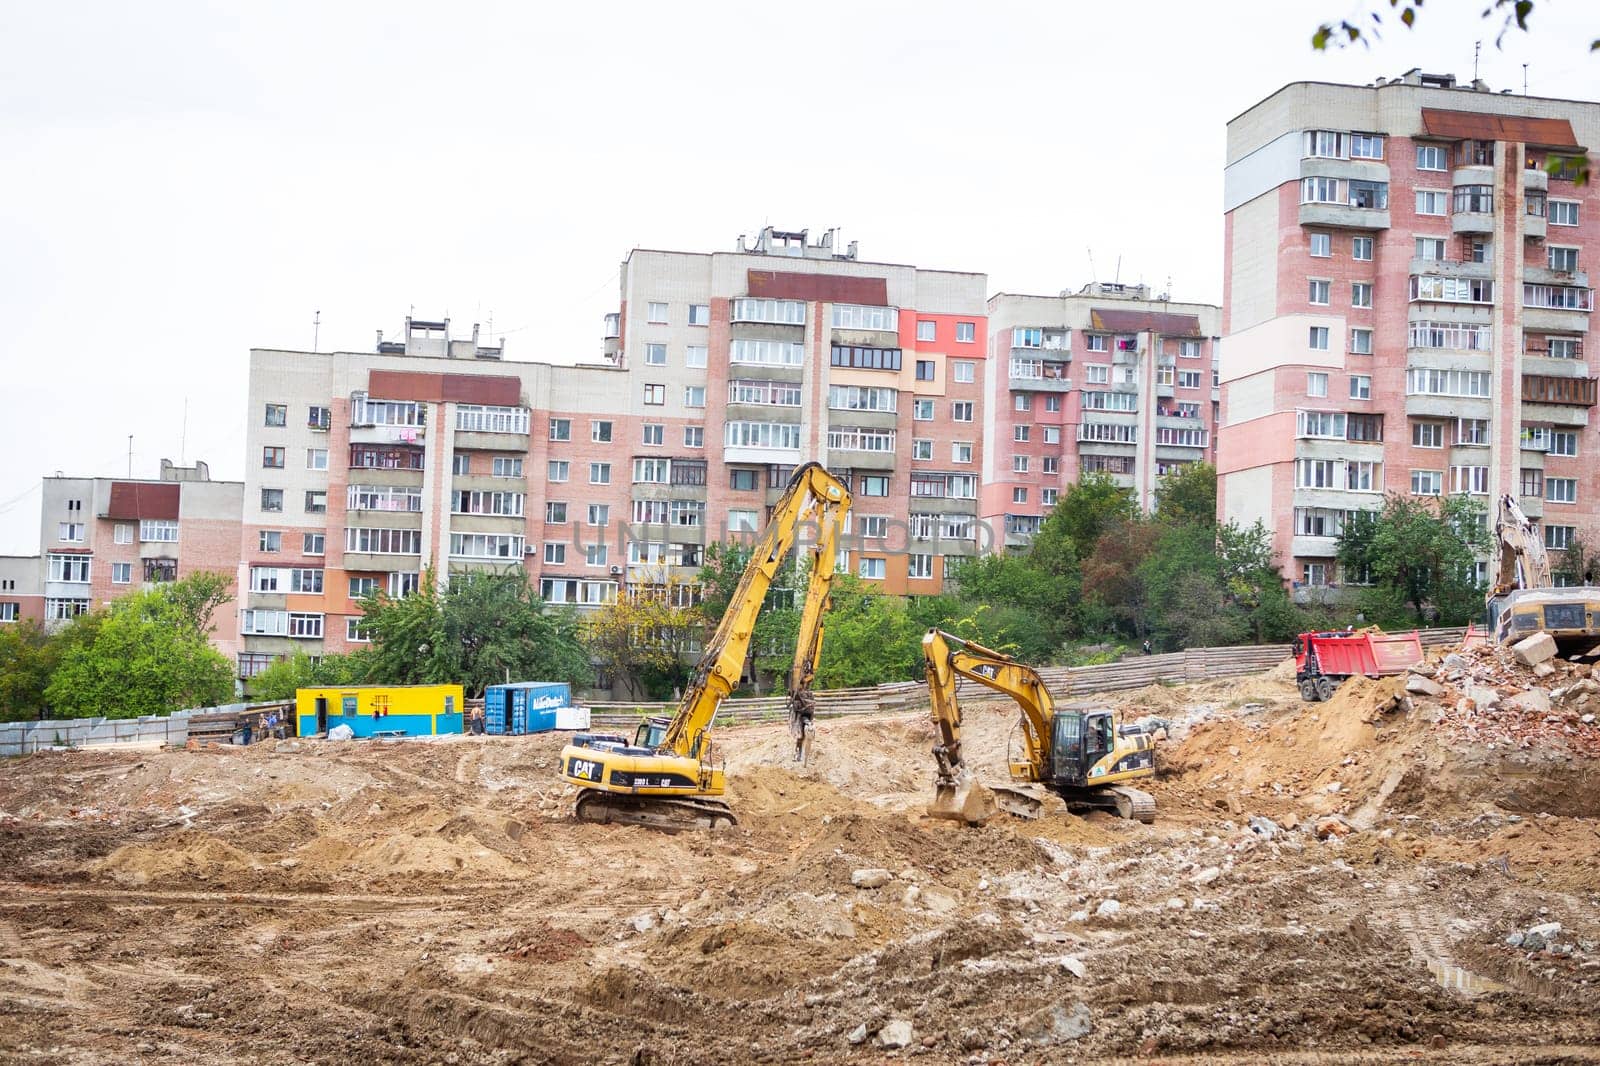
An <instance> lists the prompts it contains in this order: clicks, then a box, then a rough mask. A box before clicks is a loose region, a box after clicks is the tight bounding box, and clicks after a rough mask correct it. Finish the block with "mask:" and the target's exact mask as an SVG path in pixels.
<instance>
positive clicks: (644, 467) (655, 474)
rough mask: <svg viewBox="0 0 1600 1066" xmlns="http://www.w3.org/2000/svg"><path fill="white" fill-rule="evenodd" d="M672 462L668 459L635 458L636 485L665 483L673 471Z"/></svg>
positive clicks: (634, 481)
mask: <svg viewBox="0 0 1600 1066" xmlns="http://www.w3.org/2000/svg"><path fill="white" fill-rule="evenodd" d="M671 469H672V463H671V461H670V460H667V459H635V460H634V461H633V483H634V484H635V485H665V484H667V482H668V478H669V475H670V473H671Z"/></svg>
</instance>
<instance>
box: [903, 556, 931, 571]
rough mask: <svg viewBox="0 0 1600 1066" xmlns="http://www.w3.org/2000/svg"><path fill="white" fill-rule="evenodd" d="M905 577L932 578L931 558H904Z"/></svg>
mask: <svg viewBox="0 0 1600 1066" xmlns="http://www.w3.org/2000/svg"><path fill="white" fill-rule="evenodd" d="M906 576H907V577H932V576H933V556H931V555H920V554H912V555H909V556H907V558H906Z"/></svg>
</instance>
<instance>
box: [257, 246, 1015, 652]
mask: <svg viewBox="0 0 1600 1066" xmlns="http://www.w3.org/2000/svg"><path fill="white" fill-rule="evenodd" d="M832 238H833V234H831V233H829V234H827V235H825V236H824V237H823V238H822V240H821V241H819V242H816V243H812V242H811V241H810V240H809V239H808V237H807V234H806V233H804V232H799V233H784V232H778V231H774V230H771V229H768V230H765V231H763V232H762V233H761V234H760V235H759V236H757V237H756V238H755V240H754V242H753V243H751V244H747V242H746V240H745V239H744V238H741V239H740V241H739V245H738V247H737V248H736V249H735V250H733V251H730V252H714V253H692V252H669V251H653V250H647V249H636V250H634V251H633V252H632V253H630V254H629V256H628V258H627V260H626V262H624V263H623V265H622V269H621V306H620V308H619V310H618V311H617V312H616V313H615V314H613V315H608V316H607V318H606V330H605V338H604V343H603V352H602V357H601V359H600V360H599V361H598V362H596V363H594V364H590V365H579V366H552V365H548V364H543V363H520V362H513V361H510V360H507V359H505V358H504V356H505V353H504V351H503V350H502V349H501V348H497V347H488V346H484V345H481V344H480V343H479V340H478V338H477V336H476V331H474V336H473V339H471V340H452V339H451V338H450V336H449V324H448V322H421V321H414V320H411V321H408V323H407V328H406V335H405V337H404V338H402V339H400V340H397V341H382V340H381V339H380V342H379V344H378V345H377V351H375V352H372V353H355V352H336V353H310V352H289V351H274V350H255V351H252V352H251V367H250V399H249V406H248V411H249V435H248V446H247V453H246V454H247V472H246V481H245V499H244V514H243V526H242V530H243V532H242V538H241V549H240V555H241V559H242V562H241V563H240V587H241V588H242V589H243V590H244V595H243V603H242V604H241V607H242V610H241V612H240V632H241V635H242V642H243V645H244V651H243V654H242V655H241V672H242V673H243V674H244V675H245V676H249V675H250V674H252V673H253V672H255V671H256V670H259V669H260V668H262V667H263V666H265V665H266V664H267V663H268V662H270V661H271V659H272V658H273V657H275V656H278V655H282V654H285V653H286V652H288V651H289V650H290V649H291V648H294V647H299V648H301V649H303V650H305V651H306V652H308V653H310V654H318V653H320V652H322V651H330V652H332V651H341V650H345V649H347V648H349V647H350V646H351V645H352V644H357V643H359V642H360V641H361V640H362V634H361V631H360V619H359V612H358V610H357V608H356V605H355V600H356V599H357V598H358V597H359V596H361V595H362V594H364V593H365V592H366V591H368V590H371V589H374V588H384V589H387V590H388V591H389V592H391V593H395V594H398V593H402V592H404V591H407V590H408V589H411V588H413V587H415V585H416V582H417V581H418V580H419V579H420V575H421V573H422V572H424V571H425V570H426V569H428V568H430V567H431V568H433V569H434V570H435V571H436V572H438V573H441V574H444V573H450V572H456V571H461V570H470V569H474V568H482V567H503V566H505V565H507V564H511V563H519V562H520V563H522V564H523V565H524V566H526V567H527V569H528V570H529V571H530V573H531V574H532V575H533V576H534V577H535V579H536V581H537V583H538V586H539V588H540V591H541V593H542V594H543V595H544V597H545V598H546V599H547V600H548V601H550V602H551V603H557V604H563V603H566V604H578V605H597V604H600V603H604V602H607V601H608V600H610V599H612V598H614V597H615V596H617V595H618V593H619V590H620V589H621V588H622V587H623V586H624V585H627V584H630V583H640V582H648V583H655V582H659V581H660V580H662V576H663V575H666V574H678V575H682V576H685V577H692V576H693V574H694V573H695V572H696V570H697V568H698V566H699V564H700V562H701V560H702V557H703V552H704V548H705V545H706V544H708V543H711V542H714V541H718V540H722V539H725V538H726V537H728V536H729V535H730V534H738V533H741V532H746V533H748V532H753V531H755V530H757V529H759V528H760V526H761V525H762V523H763V522H764V520H765V517H766V513H767V510H768V508H770V507H771V505H772V504H773V503H774V502H775V501H776V499H777V496H778V494H779V492H780V491H781V490H782V488H783V486H784V485H785V484H786V483H787V481H788V477H789V474H790V472H791V471H792V470H793V469H794V468H795V466H796V465H797V464H799V463H802V462H806V461H808V460H813V459H814V460H819V461H822V462H824V463H826V464H827V465H828V467H829V468H830V469H831V470H833V471H834V472H835V473H836V474H838V475H839V476H840V477H842V478H844V479H846V480H847V481H848V482H849V485H850V489H851V491H852V493H853V494H854V497H855V506H854V509H853V513H852V516H851V522H852V525H851V534H852V537H851V540H850V543H849V546H848V549H847V553H846V555H845V557H844V558H843V559H842V560H841V562H842V563H843V564H844V565H846V566H847V567H848V568H849V570H850V571H851V572H853V573H857V574H859V575H860V576H861V577H863V578H865V579H867V580H869V581H873V582H876V583H879V584H881V586H882V587H883V588H884V589H885V590H886V591H888V592H891V593H897V594H905V593H909V594H917V593H930V592H935V591H937V590H939V589H940V588H941V586H942V582H943V577H944V561H945V559H946V558H947V557H948V556H952V555H965V554H971V553H973V552H976V551H978V550H980V537H979V531H978V506H979V484H980V474H981V471H982V470H983V463H984V455H983V449H984V441H983V429H984V424H985V423H984V421H983V419H984V389H985V382H986V381H987V380H988V379H987V377H986V375H985V373H984V371H983V369H982V368H983V364H984V362H985V360H986V359H987V357H988V356H987V352H988V337H987V319H986V315H985V308H984V296H985V293H984V288H985V278H984V276H983V275H982V274H972V273H962V272H955V271H942V270H924V269H919V268H917V267H912V266H904V265H896V264H887V263H870V262H865V261H862V260H860V259H859V258H858V257H857V255H856V249H855V246H854V245H853V244H852V245H851V246H850V247H849V248H848V249H839V248H835V247H834V245H833V239H832Z"/></svg>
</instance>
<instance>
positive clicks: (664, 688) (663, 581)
mask: <svg viewBox="0 0 1600 1066" xmlns="http://www.w3.org/2000/svg"><path fill="white" fill-rule="evenodd" d="M704 629H705V625H704V622H703V621H702V617H701V615H700V612H699V611H697V610H696V609H695V608H694V607H692V606H690V605H689V597H688V588H687V587H686V586H685V584H684V583H683V582H682V581H680V580H678V579H677V578H673V577H670V576H667V575H661V576H660V577H659V578H658V580H656V581H654V582H651V583H649V584H643V585H634V586H632V587H630V588H629V589H628V590H627V591H626V592H625V593H624V594H623V595H621V596H618V597H617V599H616V600H615V601H614V602H612V603H608V604H606V605H605V606H604V607H601V608H600V609H599V610H597V611H595V612H593V613H592V614H590V615H589V617H588V618H586V619H585V620H584V622H583V626H582V630H581V639H582V642H583V645H584V647H585V648H587V649H588V652H589V654H590V655H591V656H592V657H593V658H594V660H595V661H596V662H598V663H599V664H600V665H601V666H602V667H603V668H604V669H605V670H606V671H607V672H608V673H609V674H610V675H611V679H612V683H613V684H614V685H616V686H618V687H620V688H621V689H622V690H623V691H624V692H629V693H632V694H633V695H634V696H636V697H637V696H654V697H658V698H665V697H667V696H670V695H672V694H673V692H674V691H681V689H682V688H683V686H684V685H685V684H687V683H688V681H689V677H690V674H691V673H692V671H693V667H694V659H693V652H692V651H691V649H692V648H693V647H694V640H695V638H696V637H697V636H699V635H700V634H701V633H702V632H703V631H704Z"/></svg>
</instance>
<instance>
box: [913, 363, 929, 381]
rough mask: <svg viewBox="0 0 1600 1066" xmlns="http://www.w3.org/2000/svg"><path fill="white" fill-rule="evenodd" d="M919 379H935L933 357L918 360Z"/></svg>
mask: <svg viewBox="0 0 1600 1066" xmlns="http://www.w3.org/2000/svg"><path fill="white" fill-rule="evenodd" d="M917 380H918V381H932V380H933V360H932V359H918V360H917Z"/></svg>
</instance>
